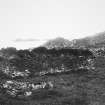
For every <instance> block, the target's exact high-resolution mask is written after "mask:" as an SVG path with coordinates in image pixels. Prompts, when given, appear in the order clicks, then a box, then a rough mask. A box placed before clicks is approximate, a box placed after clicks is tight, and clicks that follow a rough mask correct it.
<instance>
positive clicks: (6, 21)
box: [0, 0, 105, 49]
mask: <svg viewBox="0 0 105 105" xmlns="http://www.w3.org/2000/svg"><path fill="white" fill-rule="evenodd" d="M103 31H105V0H0V48H3V47H16V48H17V49H25V48H31V47H36V46H39V45H41V44H43V43H45V42H46V41H47V40H49V39H53V38H56V37H64V38H66V39H69V40H72V39H78V38H83V37H86V36H91V35H94V34H95V33H99V32H103Z"/></svg>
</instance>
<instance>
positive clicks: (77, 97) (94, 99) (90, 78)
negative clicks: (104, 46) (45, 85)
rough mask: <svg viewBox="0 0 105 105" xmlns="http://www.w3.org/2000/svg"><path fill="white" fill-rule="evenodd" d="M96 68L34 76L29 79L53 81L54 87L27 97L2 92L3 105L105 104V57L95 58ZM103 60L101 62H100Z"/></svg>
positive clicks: (0, 101) (1, 100)
mask: <svg viewBox="0 0 105 105" xmlns="http://www.w3.org/2000/svg"><path fill="white" fill-rule="evenodd" d="M95 61H96V62H95V66H96V69H95V70H94V71H91V70H89V72H78V73H76V72H71V73H69V74H67V73H66V74H61V75H49V76H42V77H34V78H31V79H30V80H29V81H31V82H34V83H35V82H38V81H52V83H53V84H54V88H53V89H52V90H50V89H48V90H47V89H41V90H38V91H35V92H34V93H33V95H32V96H31V97H29V98H26V99H18V98H14V99H13V98H11V97H7V96H6V95H5V94H1V93H0V104H1V105H105V69H104V67H105V66H104V64H105V62H104V61H105V58H102V57H100V58H96V59H95ZM100 61H101V62H100Z"/></svg>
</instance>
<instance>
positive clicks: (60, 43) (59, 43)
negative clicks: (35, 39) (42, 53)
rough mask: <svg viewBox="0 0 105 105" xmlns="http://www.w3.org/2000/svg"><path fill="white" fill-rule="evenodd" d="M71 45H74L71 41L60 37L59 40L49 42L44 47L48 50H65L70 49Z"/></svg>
mask: <svg viewBox="0 0 105 105" xmlns="http://www.w3.org/2000/svg"><path fill="white" fill-rule="evenodd" d="M71 44H72V43H71V42H70V41H69V40H67V39H64V38H62V37H58V38H55V39H52V40H49V41H48V42H46V43H45V44H44V45H43V47H45V48H48V49H52V48H56V49H59V48H65V47H68V48H70V47H71Z"/></svg>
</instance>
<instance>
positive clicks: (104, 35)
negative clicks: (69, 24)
mask: <svg viewBox="0 0 105 105" xmlns="http://www.w3.org/2000/svg"><path fill="white" fill-rule="evenodd" d="M72 43H73V46H74V47H83V46H84V47H97V45H98V46H99V47H103V46H105V32H101V33H97V34H95V35H93V36H90V37H85V38H82V39H75V40H73V41H72Z"/></svg>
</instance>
